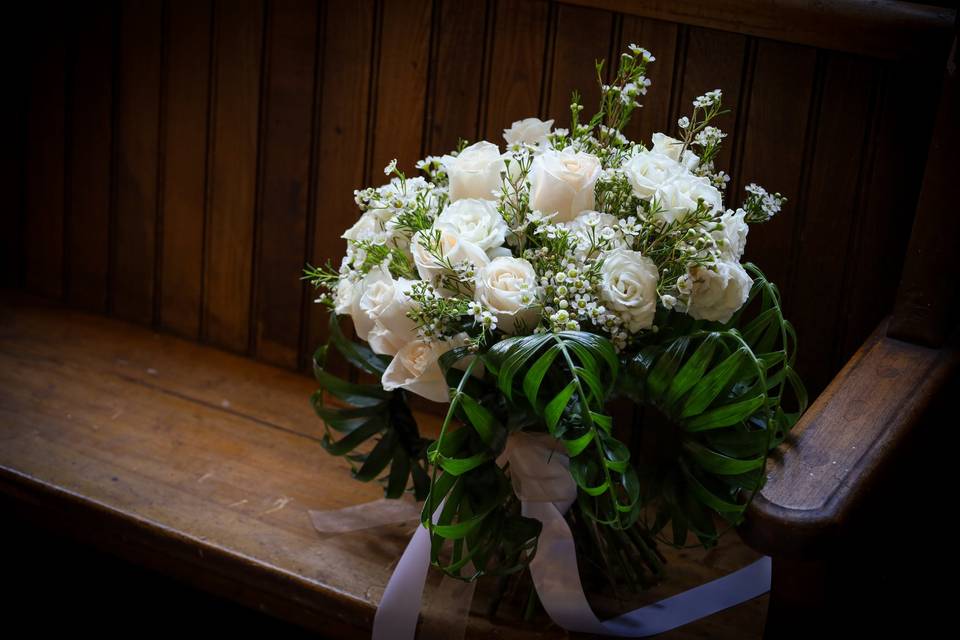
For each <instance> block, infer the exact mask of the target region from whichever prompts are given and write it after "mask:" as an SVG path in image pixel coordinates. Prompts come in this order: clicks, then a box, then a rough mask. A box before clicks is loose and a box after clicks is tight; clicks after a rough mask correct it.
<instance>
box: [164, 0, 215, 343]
mask: <svg viewBox="0 0 960 640" xmlns="http://www.w3.org/2000/svg"><path fill="white" fill-rule="evenodd" d="M212 20H213V3H212V1H211V0H205V1H203V2H194V1H192V0H171V1H170V2H168V3H167V25H166V34H165V35H166V42H167V64H166V73H165V76H164V89H163V91H164V105H163V109H164V110H163V122H164V127H163V140H162V144H163V184H162V196H163V198H162V206H163V239H162V245H161V249H160V250H161V259H160V264H161V286H160V325H161V326H162V327H164V328H165V329H168V330H170V331H173V332H174V333H177V334H179V335H182V336H186V337H189V338H197V337H199V336H200V307H201V301H202V284H203V234H204V220H205V213H206V186H207V180H206V178H207V149H208V146H207V142H208V131H209V129H208V126H207V125H208V119H209V115H210V52H211V40H210V32H211V26H212Z"/></svg>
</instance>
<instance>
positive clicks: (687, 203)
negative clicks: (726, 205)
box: [653, 173, 723, 222]
mask: <svg viewBox="0 0 960 640" xmlns="http://www.w3.org/2000/svg"><path fill="white" fill-rule="evenodd" d="M653 197H654V198H655V199H656V201H657V202H658V203H659V204H660V212H659V214H658V215H659V216H660V217H662V218H663V219H664V220H666V221H667V222H673V221H674V220H677V219H678V218H682V217H683V216H684V215H686V214H687V213H689V212H692V211H695V210H696V208H697V200H698V199H701V198H702V199H703V202H704V204H706V205H707V208H708V209H710V210H714V211H715V210H718V209H721V208H723V197H722V196H721V195H720V192H719V191H717V188H716V187H714V186H713V185H712V184H710V181H709V180H707V179H706V178H703V177H700V176H695V175H692V174H689V173H682V174H677V175H675V176H673V177H672V178H670V179H669V180H667V181H666V182H664V183H663V184H661V185H660V186H659V187H658V188H657V191H656V193H654V194H653Z"/></svg>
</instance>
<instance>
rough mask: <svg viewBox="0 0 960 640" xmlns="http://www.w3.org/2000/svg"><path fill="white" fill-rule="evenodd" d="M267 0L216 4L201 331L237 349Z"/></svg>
mask: <svg viewBox="0 0 960 640" xmlns="http://www.w3.org/2000/svg"><path fill="white" fill-rule="evenodd" d="M263 14H264V11H263V2H262V1H261V0H244V1H242V2H225V3H217V4H216V7H215V18H214V22H215V25H216V35H215V45H214V46H215V48H216V52H215V58H214V60H215V62H214V69H215V71H214V73H215V77H214V81H213V89H212V90H213V107H212V108H213V116H212V117H213V124H212V125H211V126H212V135H213V140H212V142H211V144H212V147H211V153H210V172H209V176H208V180H209V185H208V193H209V195H208V197H209V198H210V201H209V204H208V219H207V227H206V239H205V248H204V255H205V256H206V264H205V269H204V301H203V316H202V320H201V322H202V332H201V333H202V336H203V337H204V338H205V339H207V340H209V341H210V342H212V343H214V344H216V345H218V346H221V347H224V348H227V349H232V350H234V351H246V350H247V349H248V347H249V342H250V297H251V284H252V268H253V265H252V256H253V233H254V231H253V230H254V210H255V206H256V205H255V199H256V185H257V178H258V173H257V159H258V135H259V129H258V127H259V118H260V89H261V77H260V74H261V58H262V54H263V24H264V15H263Z"/></svg>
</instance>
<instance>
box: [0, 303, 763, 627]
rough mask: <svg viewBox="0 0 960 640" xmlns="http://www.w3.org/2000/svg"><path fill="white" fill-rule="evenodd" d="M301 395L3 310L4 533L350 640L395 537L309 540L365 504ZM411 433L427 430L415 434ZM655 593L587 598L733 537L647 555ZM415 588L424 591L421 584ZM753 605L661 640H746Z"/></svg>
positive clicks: (481, 621) (516, 613)
mask: <svg viewBox="0 0 960 640" xmlns="http://www.w3.org/2000/svg"><path fill="white" fill-rule="evenodd" d="M314 388H315V385H314V384H313V383H312V382H311V381H310V380H308V379H307V378H305V377H303V376H300V375H298V374H296V373H293V372H289V371H285V370H283V369H280V368H276V367H273V366H268V365H264V364H260V363H256V362H253V361H251V360H249V359H247V358H243V357H240V356H236V355H232V354H228V353H225V352H222V351H219V350H216V349H213V348H210V347H206V346H202V345H198V344H196V343H194V342H189V341H186V340H182V339H180V338H176V337H172V336H169V335H164V334H159V333H155V332H153V331H151V330H149V329H146V328H142V327H138V326H135V325H133V324H129V323H125V322H121V321H118V320H113V319H107V318H102V317H98V316H94V315H88V314H85V313H81V312H77V311H71V310H68V309H64V308H62V307H58V306H52V305H49V304H46V303H37V302H36V301H34V300H31V299H23V298H20V297H17V296H13V297H11V296H9V295H4V297H3V298H2V304H0V422H2V430H0V492H2V493H3V494H4V495H5V496H6V497H7V498H8V499H10V500H11V501H12V502H13V503H15V504H16V505H17V513H18V518H19V517H20V516H23V517H29V519H31V520H34V521H38V522H41V523H44V524H45V525H46V526H48V527H53V528H55V529H56V530H57V531H59V532H61V533H64V534H67V535H70V536H73V537H76V538H78V539H80V540H82V541H84V542H88V543H90V544H93V545H95V546H97V547H99V548H101V549H103V550H105V551H108V552H110V553H113V554H118V555H121V556H123V557H126V558H129V559H131V560H133V561H135V562H137V563H140V564H144V565H146V566H148V567H150V568H152V569H155V570H157V571H160V572H162V573H167V574H170V575H173V576H176V577H178V578H181V579H184V580H187V581H189V582H190V583H191V584H193V585H195V586H197V587H199V588H202V589H205V590H208V591H211V592H213V593H216V594H219V595H221V596H224V597H227V598H230V599H233V600H236V601H239V602H241V603H244V604H246V605H248V606H252V607H254V608H258V609H259V610H261V611H263V612H266V613H268V614H270V615H274V616H277V617H280V618H283V619H286V620H289V621H291V622H294V623H297V624H300V625H303V626H306V627H308V628H311V629H314V630H316V631H318V632H320V633H322V634H324V635H326V636H327V637H346V636H350V637H363V636H364V635H365V634H367V633H369V628H370V625H371V622H372V617H373V612H374V608H375V606H376V604H377V602H378V601H379V598H380V595H381V594H382V592H383V588H384V586H385V585H386V582H387V579H388V578H389V577H390V574H391V572H392V570H393V566H394V565H395V563H396V561H397V560H398V558H399V556H400V554H401V552H402V551H403V548H404V546H405V544H406V542H407V540H408V539H409V535H410V533H411V529H410V527H403V526H389V527H383V528H381V529H379V530H377V531H375V532H372V533H371V532H366V533H357V534H355V535H349V536H322V535H320V534H318V533H317V532H316V531H315V530H314V529H313V527H312V525H311V522H310V519H309V517H308V515H307V510H308V509H335V508H340V507H345V506H350V505H353V504H358V503H361V502H366V501H369V500H373V499H375V498H378V497H380V496H381V495H382V492H381V489H380V488H379V487H378V486H377V485H376V484H363V483H360V482H357V481H355V480H353V479H351V478H350V474H349V470H348V468H347V466H346V464H345V463H344V462H343V460H341V459H339V458H333V457H331V456H329V455H328V454H327V453H326V452H325V451H324V450H323V448H322V447H321V446H320V442H319V438H320V435H321V434H322V431H323V428H322V425H321V423H320V421H319V419H317V418H316V417H315V416H314V415H313V412H312V410H311V408H310V405H309V402H308V400H309V396H310V394H311V392H312V391H313V390H314ZM422 421H423V422H424V424H425V426H426V428H427V429H428V430H429V429H430V428H434V427H435V426H436V424H435V423H436V419H435V418H433V417H432V416H428V417H426V418H422ZM664 552H665V554H666V555H667V557H668V565H667V567H668V572H669V574H668V575H669V579H668V581H667V583H666V584H663V585H661V586H659V587H657V588H655V589H653V590H651V591H650V592H648V593H646V594H644V596H643V597H642V598H640V599H637V600H631V601H629V602H620V601H618V600H616V599H614V598H612V596H611V595H609V594H608V595H604V593H603V592H602V591H597V592H593V591H591V601H592V602H593V604H594V606H595V608H596V609H597V611H598V612H600V613H601V614H602V615H612V614H614V613H618V612H622V611H624V610H626V608H627V607H629V606H639V605H641V604H646V603H650V602H653V601H656V600H658V599H660V598H662V597H666V596H669V595H672V594H674V593H677V592H679V591H682V590H684V589H686V588H689V587H692V586H695V585H698V584H701V583H703V582H706V581H708V580H711V579H713V578H716V577H719V576H721V575H724V574H726V573H728V572H729V571H732V570H734V569H737V568H739V567H741V566H744V565H746V564H748V563H749V562H750V561H752V560H754V559H756V558H757V557H759V554H758V553H757V552H756V551H753V550H751V549H750V548H748V547H747V546H746V545H744V544H743V543H742V542H741V541H740V539H739V538H738V537H737V535H736V534H735V533H734V532H731V533H729V534H728V535H727V536H725V537H724V538H722V541H721V544H720V546H719V547H718V548H715V549H713V550H711V551H709V552H705V551H703V550H702V549H701V550H696V549H693V550H680V551H677V550H670V549H664ZM429 585H430V586H428V594H427V597H428V598H429V597H430V596H429V592H430V589H433V588H436V579H435V576H434V577H433V578H431V580H430V582H429ZM490 586H491V583H490V582H487V583H486V586H485V587H484V588H482V589H481V590H480V591H479V592H478V594H477V597H476V599H475V601H474V607H473V613H472V615H471V616H470V621H469V627H468V634H467V635H468V637H471V638H481V637H484V638H486V637H503V638H538V637H543V638H546V637H558V636H562V635H563V634H562V633H561V631H560V630H559V629H558V628H556V627H555V626H553V625H552V624H551V623H550V622H549V620H548V619H547V618H545V617H541V618H537V619H535V620H534V622H533V623H531V624H524V623H522V622H521V620H520V610H521V609H522V605H523V603H524V601H525V597H526V593H525V592H524V593H520V594H516V596H515V597H514V598H513V599H510V601H509V602H506V603H505V604H504V605H503V607H502V608H501V613H500V614H499V619H498V620H496V621H494V622H491V621H490V620H489V619H488V618H486V617H485V616H484V611H485V610H486V603H487V600H488V599H489V595H490V594H489V587H490ZM766 607H767V597H766V596H762V597H760V598H756V599H754V600H752V601H750V602H747V603H744V604H743V605H740V606H737V607H734V608H731V609H728V610H726V611H723V612H721V613H718V614H716V615H714V616H710V617H708V618H706V619H703V620H700V621H697V622H695V623H692V624H690V625H688V626H687V627H684V628H681V629H678V630H675V631H673V632H670V633H667V634H664V636H663V637H665V638H677V639H681V638H701V637H711V638H731V639H732V638H759V637H760V635H761V633H762V630H763V624H764V616H765V611H766Z"/></svg>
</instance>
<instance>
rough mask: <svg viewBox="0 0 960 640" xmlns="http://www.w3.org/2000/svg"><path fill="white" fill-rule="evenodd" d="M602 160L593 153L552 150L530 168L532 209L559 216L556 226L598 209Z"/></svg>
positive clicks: (555, 219)
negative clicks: (596, 189) (597, 197)
mask: <svg viewBox="0 0 960 640" xmlns="http://www.w3.org/2000/svg"><path fill="white" fill-rule="evenodd" d="M600 171H601V168H600V160H599V159H598V158H597V157H596V156H594V155H590V154H589V153H584V152H582V151H579V152H577V153H572V152H570V151H556V150H554V149H549V150H547V151H545V152H544V153H543V154H541V155H539V156H537V157H536V158H535V159H534V161H533V165H532V166H531V168H530V207H531V208H532V209H535V210H537V211H540V212H542V213H545V214H548V215H549V214H551V213H556V214H557V215H556V216H555V217H554V218H553V221H554V222H569V221H570V220H573V219H574V218H576V217H577V215H578V214H580V213H581V212H582V211H588V210H590V209H593V207H594V202H595V200H594V193H593V189H594V185H596V183H597V178H598V177H600Z"/></svg>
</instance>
